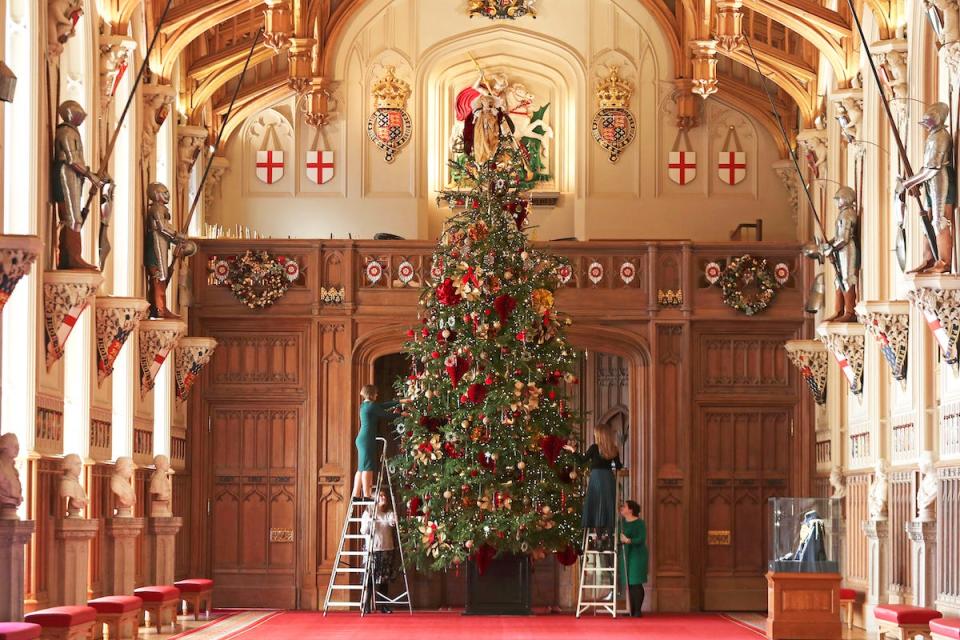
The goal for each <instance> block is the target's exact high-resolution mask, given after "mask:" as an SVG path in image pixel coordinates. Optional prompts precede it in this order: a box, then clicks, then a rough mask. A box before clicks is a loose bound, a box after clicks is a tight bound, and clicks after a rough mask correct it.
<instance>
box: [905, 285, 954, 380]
mask: <svg viewBox="0 0 960 640" xmlns="http://www.w3.org/2000/svg"><path fill="white" fill-rule="evenodd" d="M911 284H912V285H913V291H908V292H907V299H908V300H909V301H910V304H912V305H914V306H915V307H917V309H919V310H920V311H921V312H922V313H923V317H924V319H925V320H926V321H927V326H928V327H929V328H930V331H932V332H933V337H934V338H935V339H936V341H937V344H939V345H940V351H941V353H942V354H943V359H944V361H945V362H946V363H947V364H956V363H957V361H958V359H960V357H958V354H957V338H958V337H960V278H958V277H957V276H950V275H930V276H917V277H915V278H914V279H913V281H912V282H911Z"/></svg>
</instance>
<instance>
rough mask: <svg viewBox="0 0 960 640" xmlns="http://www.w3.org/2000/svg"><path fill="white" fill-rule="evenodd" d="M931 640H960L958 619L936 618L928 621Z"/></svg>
mask: <svg viewBox="0 0 960 640" xmlns="http://www.w3.org/2000/svg"><path fill="white" fill-rule="evenodd" d="M930 637H931V638H933V640H960V618H936V619H934V620H931V621H930Z"/></svg>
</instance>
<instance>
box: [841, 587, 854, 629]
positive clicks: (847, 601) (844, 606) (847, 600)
mask: <svg viewBox="0 0 960 640" xmlns="http://www.w3.org/2000/svg"><path fill="white" fill-rule="evenodd" d="M856 602H857V591H856V590H855V589H840V610H841V611H843V614H844V615H845V616H846V618H847V629H853V605H854V604H856Z"/></svg>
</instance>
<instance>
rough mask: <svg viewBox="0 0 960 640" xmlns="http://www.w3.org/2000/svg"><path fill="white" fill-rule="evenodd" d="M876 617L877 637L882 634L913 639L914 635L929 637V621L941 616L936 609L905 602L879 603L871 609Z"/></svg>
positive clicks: (900, 638) (882, 635) (880, 636)
mask: <svg viewBox="0 0 960 640" xmlns="http://www.w3.org/2000/svg"><path fill="white" fill-rule="evenodd" d="M873 617H874V618H876V619H877V637H878V638H883V637H884V634H889V635H890V636H892V637H894V638H897V640H913V637H914V636H923V637H924V638H930V621H931V620H935V619H937V618H942V617H943V616H942V614H941V613H940V612H939V611H937V610H936V609H924V608H923V607H911V606H910V605H907V604H879V605H877V606H876V607H875V608H874V610H873Z"/></svg>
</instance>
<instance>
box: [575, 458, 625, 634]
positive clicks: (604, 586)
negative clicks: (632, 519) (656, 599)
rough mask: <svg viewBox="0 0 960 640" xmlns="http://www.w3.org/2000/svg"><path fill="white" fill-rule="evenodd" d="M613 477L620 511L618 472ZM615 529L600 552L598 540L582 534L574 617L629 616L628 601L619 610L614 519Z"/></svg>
mask: <svg viewBox="0 0 960 640" xmlns="http://www.w3.org/2000/svg"><path fill="white" fill-rule="evenodd" d="M611 471H612V472H613V474H614V483H615V486H616V493H615V499H614V504H616V505H617V508H618V509H619V507H620V482H619V480H618V479H617V475H616V474H617V470H616V469H611ZM614 522H615V524H614V527H613V530H612V531H611V532H610V535H611V536H613V540H611V541H610V543H608V545H606V546H607V547H608V549H606V550H600V548H599V536H598V535H597V533H596V532H595V531H591V530H589V529H586V530H584V532H583V555H582V556H581V557H580V587H579V589H578V593H577V617H578V618H579V617H580V615H581V614H583V613H584V612H586V611H588V610H590V609H593V612H594V614H596V613H609V614H610V615H611V616H612V617H614V618H616V617H617V613H629V612H630V599H629V598H626V601H627V603H626V604H627V606H626V609H618V601H619V595H620V574H619V568H620V560H619V551H620V517H619V515H617V516H615V519H614Z"/></svg>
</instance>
